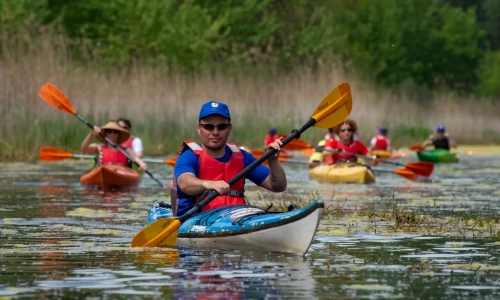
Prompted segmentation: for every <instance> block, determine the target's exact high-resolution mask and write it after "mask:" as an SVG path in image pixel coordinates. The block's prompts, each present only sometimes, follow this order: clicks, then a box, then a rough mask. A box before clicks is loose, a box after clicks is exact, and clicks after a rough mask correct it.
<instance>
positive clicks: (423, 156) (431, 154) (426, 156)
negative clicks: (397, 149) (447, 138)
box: [417, 149, 458, 163]
mask: <svg viewBox="0 0 500 300" xmlns="http://www.w3.org/2000/svg"><path fill="white" fill-rule="evenodd" d="M417 155H418V160H420V161H428V162H433V163H456V162H458V156H457V155H456V154H454V153H450V151H448V150H445V149H436V150H433V151H422V152H417Z"/></svg>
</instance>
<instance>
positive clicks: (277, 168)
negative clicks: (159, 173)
mask: <svg viewBox="0 0 500 300" xmlns="http://www.w3.org/2000/svg"><path fill="white" fill-rule="evenodd" d="M197 131H198V136H199V137H200V140H201V144H199V143H196V142H191V141H184V143H183V144H182V147H181V150H180V152H179V153H180V154H179V157H178V158H177V162H176V164H175V167H174V180H175V181H174V186H176V189H177V198H178V199H177V205H176V206H177V210H176V208H175V205H174V213H175V214H176V215H178V216H182V215H184V214H185V213H186V212H187V211H188V210H189V209H191V208H192V207H193V205H194V204H195V203H196V202H197V201H201V199H202V198H204V197H205V196H206V195H207V194H208V193H210V191H211V190H215V191H217V192H218V193H219V194H220V195H221V196H218V197H217V198H215V199H214V200H213V201H211V202H210V203H209V204H207V205H206V206H205V207H204V208H203V210H209V209H213V208H217V207H223V206H228V205H236V204H245V203H246V200H245V198H244V192H245V178H243V179H241V180H239V181H238V182H236V183H235V184H234V185H232V186H229V184H228V183H227V182H228V181H229V180H230V179H231V178H233V177H234V176H236V174H238V173H239V172H240V171H242V170H243V169H244V168H245V167H247V166H248V165H250V164H251V163H252V162H254V161H255V160H256V159H255V157H253V156H252V155H251V154H250V153H248V152H247V151H245V150H242V149H240V148H238V147H237V146H236V145H234V144H229V143H227V140H228V138H229V136H230V135H231V132H232V125H231V115H230V114H229V108H228V107H227V105H226V104H224V103H219V102H213V101H210V102H207V103H205V104H203V106H202V107H201V110H200V114H199V117H198V125H197ZM282 144H283V143H282V142H281V140H280V139H277V140H275V141H274V142H272V143H270V144H269V145H268V146H267V149H271V148H273V149H276V150H280V149H281V146H282ZM278 156H279V151H278V152H277V153H276V154H275V155H274V156H271V157H270V158H269V159H268V160H267V162H268V164H269V168H268V167H266V166H263V165H259V166H258V167H256V168H255V169H254V170H253V171H251V172H250V173H249V174H248V175H247V176H246V178H247V179H249V180H250V181H252V182H253V183H255V184H256V185H258V186H261V187H263V188H265V189H267V190H270V191H272V192H283V191H285V189H286V185H287V181H286V176H285V172H284V171H283V168H282V167H281V165H280V163H279V162H278Z"/></svg>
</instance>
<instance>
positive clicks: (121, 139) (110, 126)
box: [96, 121, 130, 144]
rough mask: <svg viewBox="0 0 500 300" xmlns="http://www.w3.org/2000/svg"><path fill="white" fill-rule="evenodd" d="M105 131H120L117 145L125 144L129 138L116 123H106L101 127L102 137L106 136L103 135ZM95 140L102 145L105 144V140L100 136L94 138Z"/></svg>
mask: <svg viewBox="0 0 500 300" xmlns="http://www.w3.org/2000/svg"><path fill="white" fill-rule="evenodd" d="M106 129H114V130H118V131H120V134H119V135H118V141H117V143H118V144H121V143H123V142H125V141H126V140H127V139H128V138H129V137H130V133H129V132H128V131H127V130H125V129H123V128H121V127H120V125H118V123H116V122H115V121H110V122H108V123H106V125H104V126H102V127H101V133H102V134H103V135H104V136H106V134H105V133H104V131H105V130H106ZM96 138H97V140H98V141H99V142H101V143H104V144H105V143H106V140H105V139H103V138H102V137H101V136H100V135H98V136H96Z"/></svg>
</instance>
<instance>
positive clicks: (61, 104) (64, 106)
mask: <svg viewBox="0 0 500 300" xmlns="http://www.w3.org/2000/svg"><path fill="white" fill-rule="evenodd" d="M38 95H39V96H40V98H42V100H43V101H45V102H47V103H48V104H50V105H51V106H53V107H55V108H57V109H59V110H61V111H64V112H67V113H70V114H72V115H74V116H75V117H77V118H78V119H79V120H80V121H82V122H83V123H84V124H85V125H87V126H88V127H89V128H90V129H94V126H93V125H92V124H90V123H89V122H88V121H87V120H85V119H84V118H83V117H82V116H80V115H79V114H77V112H76V110H75V109H74V108H73V106H72V105H71V102H69V99H68V98H67V97H66V95H64V93H63V92H62V91H61V90H60V89H59V88H58V87H56V86H55V85H54V84H52V83H50V82H47V83H46V84H44V85H43V86H42V88H41V89H40V91H39V92H38ZM99 135H100V136H101V137H102V138H103V139H105V140H106V142H108V143H109V144H111V145H112V146H113V147H115V148H116V149H117V150H118V151H120V152H121V153H122V154H123V155H125V156H126V157H127V158H128V159H129V160H130V161H132V162H133V163H135V164H136V165H139V164H138V163H137V162H136V161H135V160H134V159H132V157H130V155H128V153H127V152H125V151H123V149H121V147H119V145H117V144H115V143H113V141H111V140H110V139H108V138H107V137H106V136H104V135H103V134H102V133H99ZM145 173H146V174H148V175H149V176H150V177H151V178H152V179H153V180H154V181H156V182H157V183H158V184H159V185H160V186H161V187H163V184H162V183H161V182H160V181H159V180H158V179H157V178H155V177H154V176H153V174H151V173H150V172H149V171H148V170H146V171H145Z"/></svg>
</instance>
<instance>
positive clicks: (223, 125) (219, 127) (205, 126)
mask: <svg viewBox="0 0 500 300" xmlns="http://www.w3.org/2000/svg"><path fill="white" fill-rule="evenodd" d="M199 124H200V126H201V127H203V129H205V130H207V131H212V130H214V129H215V127H217V130H219V131H222V130H226V129H227V127H229V125H231V123H221V124H204V123H199Z"/></svg>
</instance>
